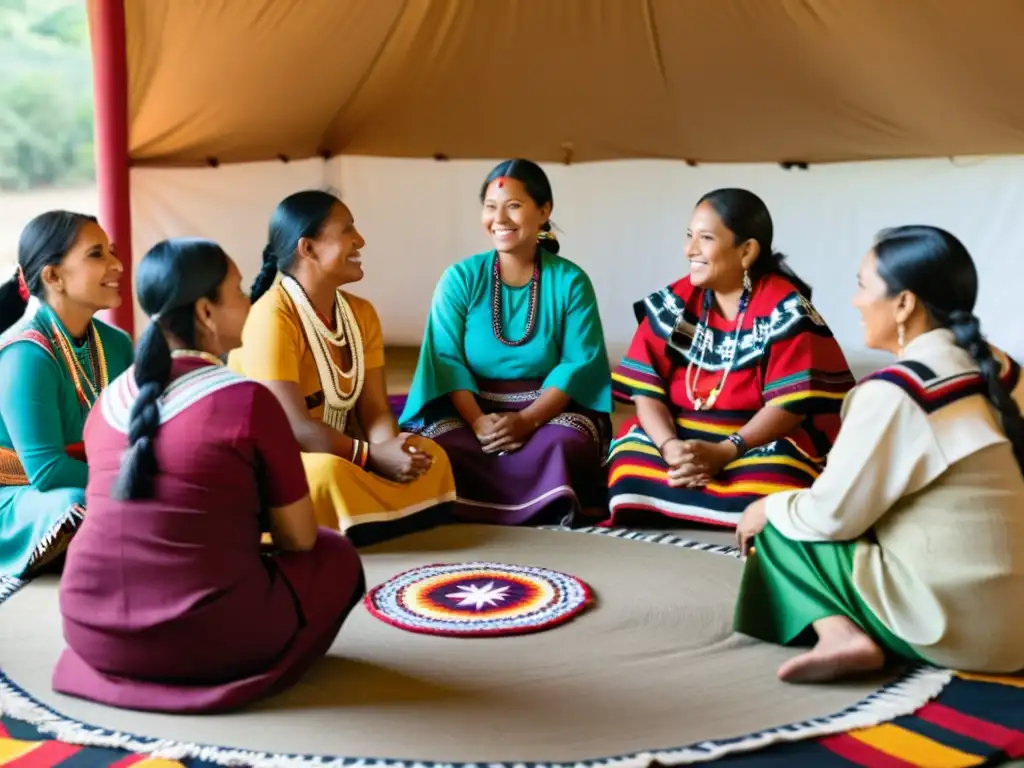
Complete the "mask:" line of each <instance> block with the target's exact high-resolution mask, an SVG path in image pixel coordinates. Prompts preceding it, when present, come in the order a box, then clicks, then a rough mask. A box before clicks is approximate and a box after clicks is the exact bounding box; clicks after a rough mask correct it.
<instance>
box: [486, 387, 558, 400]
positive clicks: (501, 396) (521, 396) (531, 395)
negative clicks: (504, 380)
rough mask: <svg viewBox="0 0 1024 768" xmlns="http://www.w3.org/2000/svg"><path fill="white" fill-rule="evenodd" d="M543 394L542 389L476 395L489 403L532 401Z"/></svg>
mask: <svg viewBox="0 0 1024 768" xmlns="http://www.w3.org/2000/svg"><path fill="white" fill-rule="evenodd" d="M541 394H543V392H542V390H539V389H535V390H533V391H531V392H481V393H480V394H479V395H477V397H479V398H480V399H481V400H487V401H488V402H491V403H532V402H533V401H534V400H536V399H537V398H538V397H540V396H541Z"/></svg>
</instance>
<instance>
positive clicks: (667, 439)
mask: <svg viewBox="0 0 1024 768" xmlns="http://www.w3.org/2000/svg"><path fill="white" fill-rule="evenodd" d="M678 439H679V438H678V437H676V436H675V435H673V436H672V437H667V438H665V439H664V440H662V441H661V445H659V446H658V453H662V452H664V450H665V446H666V445H668V444H669V443H671V442H672V441H673V440H678Z"/></svg>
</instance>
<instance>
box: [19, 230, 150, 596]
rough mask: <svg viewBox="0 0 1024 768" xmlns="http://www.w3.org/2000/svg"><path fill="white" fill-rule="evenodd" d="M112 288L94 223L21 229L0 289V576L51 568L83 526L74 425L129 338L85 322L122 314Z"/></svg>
mask: <svg viewBox="0 0 1024 768" xmlns="http://www.w3.org/2000/svg"><path fill="white" fill-rule="evenodd" d="M120 280H121V262H120V261H118V260H117V256H115V255H114V249H113V247H112V246H111V244H110V242H109V241H108V240H107V235H106V233H105V232H104V231H103V229H102V228H101V227H100V225H99V224H97V223H96V219H94V218H93V217H92V216H86V215H84V214H80V213H71V212H68V211H50V212H48V213H44V214H41V215H39V216H37V217H36V218H34V219H33V220H32V221H30V222H29V223H28V226H26V227H25V229H24V231H23V232H22V234H21V240H20V242H19V244H18V268H17V271H16V272H15V275H14V277H12V278H11V279H10V280H9V281H7V282H6V283H4V284H2V285H0V329H2V330H3V335H2V336H0V576H15V577H28V576H31V575H33V574H34V573H38V572H39V571H40V570H42V569H43V568H45V567H47V566H51V565H54V564H56V563H58V562H59V558H60V557H61V556H62V555H63V553H64V550H65V548H66V547H67V545H68V542H69V541H70V540H71V536H72V535H73V534H74V533H75V531H76V530H77V529H78V526H79V524H80V523H81V521H82V516H83V514H84V513H85V509H84V506H83V505H84V504H85V486H86V482H87V480H88V467H87V466H86V463H85V451H84V448H83V447H82V427H83V425H84V424H85V419H86V416H87V415H88V414H89V410H90V409H91V408H92V406H93V403H95V402H96V398H97V397H98V396H99V393H100V392H101V391H102V390H103V389H104V387H106V386H107V382H108V381H109V380H111V379H113V378H114V377H116V376H118V375H120V374H121V373H122V372H123V371H124V370H125V368H127V367H128V366H129V365H131V362H132V342H131V339H129V338H128V336H127V334H125V333H124V332H123V331H121V330H119V329H117V328H114V327H112V326H110V325H107V324H106V323H104V322H102V321H100V320H98V319H96V317H95V315H96V313H97V312H99V311H100V310H103V309H110V308H112V307H117V306H118V305H120V303H121V294H120V288H119V285H120ZM33 297H34V298H35V301H34V302H33V301H30V299H31V298H33Z"/></svg>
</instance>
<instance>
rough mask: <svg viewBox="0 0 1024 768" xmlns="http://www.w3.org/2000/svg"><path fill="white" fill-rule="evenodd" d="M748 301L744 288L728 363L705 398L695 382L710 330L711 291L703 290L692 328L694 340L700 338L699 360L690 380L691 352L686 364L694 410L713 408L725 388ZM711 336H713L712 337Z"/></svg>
mask: <svg viewBox="0 0 1024 768" xmlns="http://www.w3.org/2000/svg"><path fill="white" fill-rule="evenodd" d="M749 303H750V291H749V290H744V291H743V293H742V294H741V295H740V305H739V312H738V313H737V315H736V330H735V331H734V332H733V337H732V348H733V354H732V357H730V358H729V363H728V365H727V366H726V368H725V372H724V373H723V374H722V379H721V381H719V382H718V386H717V387H714V388H713V389H712V390H711V391H710V392H709V393H708V396H707V399H706V400H705V399H704V398H702V397H698V396H697V384H698V383H699V382H700V375H701V373H702V372H703V370H704V355H705V354H706V353H707V351H708V343H707V342H706V341H705V339H706V338H707V335H708V334H711V330H710V329H709V328H708V315H710V313H711V292H710V291H704V296H703V305H704V306H703V311H702V312H701V319H700V322H699V323H697V327H696V328H695V329H694V333H693V339H694V341H697V340H698V339H699V340H700V360H698V361H697V373H696V375H694V376H693V380H692V382H691V375H693V368H694V365H693V363H694V361H693V355H692V354H691V355H690V356H689V357H690V361H689V362H688V363H687V365H686V378H685V384H686V396H687V397H688V398H690V402H692V403H693V409H694V410H695V411H701V410H704V409H708V410H710V409H711V408H714V406H715V401H716V400H718V396H719V395H720V394H721V393H722V390H723V389H725V382H726V381H728V379H729V372H730V371H731V370H732V366H733V363H734V362H735V361H736V352H737V348H736V344H737V342H739V338H740V330H741V329H742V328H743V318H744V317H745V316H746V314H747V306H748V305H749ZM712 338H713V337H712Z"/></svg>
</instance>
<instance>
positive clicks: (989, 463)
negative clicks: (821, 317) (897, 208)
mask: <svg viewBox="0 0 1024 768" xmlns="http://www.w3.org/2000/svg"><path fill="white" fill-rule="evenodd" d="M858 282H859V285H860V287H859V289H858V291H857V294H856V298H855V300H854V305H855V306H856V307H857V309H859V310H860V313H861V317H862V319H863V323H864V341H865V344H866V345H867V346H868V347H871V348H874V349H883V350H886V351H890V352H895V353H897V354H898V356H899V358H900V359H899V361H898V362H896V363H895V364H893V365H892V366H890V367H888V368H884V369H882V370H881V371H878V372H876V373H874V374H872V375H871V376H869V377H868V378H867V379H865V380H864V381H863V382H861V383H860V384H859V385H858V386H857V387H856V389H854V390H853V392H851V393H850V395H849V396H848V397H847V399H846V402H845V403H844V407H843V427H842V430H841V431H840V433H839V437H838V439H837V440H836V444H835V447H834V448H833V449H832V453H831V454H830V456H829V463H828V467H826V469H825V471H824V472H823V473H822V474H821V476H820V477H819V478H818V479H817V480H816V481H815V482H814V484H813V485H812V486H811V487H810V488H806V489H803V490H799V491H792V492H789V493H780V494H775V495H773V496H769V497H767V498H766V499H762V500H761V501H758V502H755V503H754V504H753V505H751V506H750V507H749V508H748V509H747V511H746V512H744V514H743V518H742V519H741V521H740V524H739V528H738V530H737V537H738V539H739V543H740V545H741V547H742V548H743V550H744V551H750V556H749V557H748V558H747V562H746V567H745V569H744V572H743V580H742V583H741V586H740V594H739V599H738V603H737V606H736V617H735V626H736V629H737V630H738V631H739V632H743V633H745V634H748V635H753V636H754V637H757V638H761V639H763V640H767V641H769V642H775V643H781V644H790V643H800V644H803V642H804V641H805V640H813V639H814V638H816V640H817V644H816V645H815V646H814V648H813V649H812V650H810V651H808V652H806V653H804V654H802V655H799V656H797V657H795V658H793V659H791V660H790V661H788V662H787V663H786V664H785V665H783V666H782V667H781V668H780V669H779V676H780V677H781V678H782V679H784V680H789V681H793V682H814V681H824V680H830V679H833V678H838V677H842V676H845V675H849V674H853V673H858V672H866V671H871V670H875V669H878V668H880V667H882V666H883V664H884V662H885V658H886V656H887V655H890V656H894V657H896V658H902V659H909V660H917V661H921V660H923V661H926V662H930V663H932V664H935V665H939V666H946V667H952V668H955V669H959V670H964V671H971V672H980V673H1013V672H1017V671H1019V670H1021V669H1024V618H1022V616H1021V611H1020V606H1021V605H1024V514H1022V512H1024V475H1022V468H1024V420H1022V418H1021V410H1020V408H1021V404H1022V403H1024V383H1022V382H1021V376H1020V368H1019V366H1018V365H1017V364H1016V363H1015V362H1014V361H1013V360H1011V359H1010V358H1008V357H1007V356H1006V355H1004V354H1002V353H1001V352H999V351H998V350H996V349H994V348H992V347H990V346H989V344H988V343H987V342H986V341H985V339H984V337H983V336H982V335H981V331H980V329H979V325H978V319H977V318H976V317H975V316H974V314H973V311H974V302H975V299H976V297H977V292H978V275H977V272H976V271H975V267H974V262H973V261H972V260H971V257H970V254H968V252H967V250H966V249H965V248H964V246H963V245H962V244H961V243H960V241H958V240H957V239H956V238H955V237H953V236H952V235H951V234H949V233H948V232H945V231H943V230H940V229H936V228H935V227H923V226H910V227H898V228H896V229H892V230H888V231H885V232H882V233H881V235H880V236H879V238H878V240H877V242H876V244H875V247H874V249H873V250H872V251H871V252H869V253H868V254H867V255H866V257H865V258H864V262H863V264H862V266H861V269H860V274H859V280H858ZM751 540H753V546H754V548H753V550H752V551H751V550H750V545H751Z"/></svg>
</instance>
